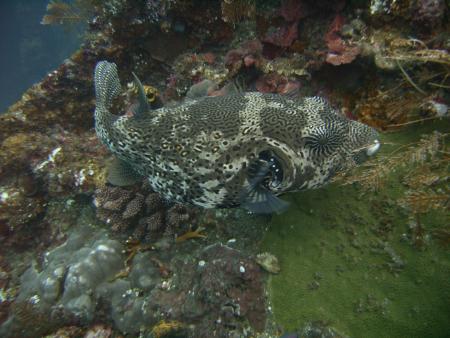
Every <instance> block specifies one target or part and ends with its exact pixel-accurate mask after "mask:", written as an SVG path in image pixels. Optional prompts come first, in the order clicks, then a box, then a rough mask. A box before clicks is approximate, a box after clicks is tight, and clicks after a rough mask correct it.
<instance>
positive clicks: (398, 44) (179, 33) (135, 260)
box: [0, 0, 450, 337]
mask: <svg viewBox="0 0 450 338" xmlns="http://www.w3.org/2000/svg"><path fill="white" fill-rule="evenodd" d="M68 11H70V12H71V13H72V14H74V13H75V14H76V18H77V20H83V21H86V22H87V23H88V28H87V31H86V36H85V40H84V42H83V44H82V46H80V48H79V50H78V51H77V52H75V53H74V54H73V55H72V56H71V57H70V58H69V59H67V60H65V61H64V62H63V63H62V64H61V65H60V66H59V67H58V68H57V69H55V70H54V71H52V72H50V73H49V74H48V75H47V76H45V77H44V78H43V79H42V81H41V82H40V83H37V84H35V85H34V86H32V87H31V88H30V89H28V90H27V91H26V92H25V93H24V94H23V96H22V98H21V99H20V100H19V101H18V102H16V103H15V104H13V105H12V106H11V107H9V108H8V110H7V111H6V112H4V113H3V114H1V115H0V239H1V240H2V246H1V249H0V335H1V336H2V337H8V336H9V337H22V336H23V337H37V336H48V337H81V336H84V337H118V336H122V335H125V336H129V337H133V336H138V335H141V336H144V337H173V336H175V337H250V336H258V335H259V336H260V337H278V336H282V334H283V333H285V332H288V331H292V332H293V331H294V329H297V333H293V334H292V335H289V334H287V333H286V334H285V337H291V336H292V337H316V336H319V337H341V336H342V337H345V336H358V335H354V334H355V331H354V330H356V329H360V326H359V324H349V323H350V322H357V323H360V322H361V321H363V320H361V318H363V319H365V318H366V319H367V318H369V319H371V318H372V319H373V317H374V318H375V319H374V320H373V321H372V322H373V323H375V324H373V325H371V326H370V328H368V329H367V330H368V332H362V333H361V332H359V333H360V334H362V335H364V336H367V337H375V336H377V333H378V330H379V326H377V325H378V324H379V319H380V318H382V319H386V318H390V317H389V314H390V313H389V311H391V312H395V311H398V313H401V311H403V309H404V308H402V307H401V306H400V305H399V306H398V307H396V308H395V309H394V310H392V308H393V306H392V304H393V303H395V301H396V296H395V295H392V293H391V294H390V295H391V296H390V298H389V299H388V298H385V299H384V298H383V297H382V295H380V294H376V292H375V294H372V293H370V292H369V291H368V290H367V289H363V288H362V287H361V289H363V290H360V289H359V287H357V288H356V289H358V291H361V292H360V293H359V294H358V296H355V297H349V298H351V300H350V299H349V300H348V302H349V303H350V305H349V308H351V310H350V312H351V315H347V314H346V315H344V314H342V321H339V320H337V319H336V318H339V316H340V315H341V313H340V312H342V313H346V312H345V311H348V308H345V309H344V308H343V306H344V305H342V304H344V303H345V302H340V303H339V302H335V301H334V298H333V297H332V296H333V295H331V296H330V293H331V292H330V293H326V291H324V290H332V289H331V288H329V283H330V282H329V280H330V279H331V278H330V277H329V275H326V274H325V277H323V276H322V273H321V272H320V270H321V269H320V268H319V267H320V265H321V264H323V270H326V271H327V273H331V272H330V271H333V272H332V273H333V276H334V275H336V276H338V277H336V280H338V282H336V285H339V287H342V288H343V289H342V290H344V291H345V290H346V289H345V285H344V286H343V284H345V283H344V282H340V280H342V277H341V276H345V275H351V277H353V278H355V279H356V280H358V281H359V282H361V283H363V284H364V283H368V282H367V280H368V279H369V278H372V277H373V278H374V279H375V280H376V279H377V278H379V279H380V280H382V281H383V283H384V282H386V280H389V278H390V276H391V275H392V276H395V278H397V279H399V280H402V281H404V283H405V285H406V286H405V290H409V291H411V290H412V291H411V292H416V289H415V288H414V287H413V286H411V285H410V284H408V281H405V280H403V279H402V278H405V277H404V276H405V275H408V276H409V274H411V272H410V270H409V269H412V267H411V265H412V264H413V262H412V261H411V260H414V259H417V260H420V262H421V263H420V264H421V267H422V265H426V264H427V260H426V259H427V258H428V257H431V260H433V264H437V265H436V266H438V267H441V268H442V270H443V272H442V274H444V273H446V272H445V271H446V270H445V269H446V268H448V259H447V260H445V259H443V258H442V256H441V251H442V250H448V245H449V243H450V240H449V238H450V230H449V228H448V225H445V224H444V223H445V218H442V215H441V214H440V213H446V212H448V209H449V199H448V196H449V189H448V182H449V176H448V142H449V134H450V132H449V130H450V127H449V122H448V116H449V107H448V106H449V104H450V94H449V88H450V54H449V49H450V42H449V41H450V36H449V31H450V26H449V25H450V24H449V22H450V21H449V20H448V18H449V15H450V13H449V10H448V2H447V3H446V2H445V1H444V0H417V1H378V0H371V1H345V0H340V1H327V0H321V1H310V0H299V1H294V0H280V1H278V0H277V1H262V0H215V1H201V0H189V1H186V0H148V1H140V0H108V1H95V0H80V1H74V2H73V3H70V4H69V2H67V3H65V2H64V1H52V2H50V3H49V6H48V12H47V14H46V16H45V17H44V18H43V24H53V25H60V24H61V25H65V24H70V23H67V22H66V19H65V18H67V15H66V14H67V13H68ZM99 60H109V61H112V62H115V63H116V64H117V65H118V67H119V68H120V69H121V74H123V75H124V77H125V78H124V79H125V81H126V82H127V84H128V86H127V91H126V92H125V93H123V94H122V95H121V97H120V99H121V101H122V102H121V103H117V108H116V110H117V111H116V113H118V114H120V113H122V112H126V113H129V112H130V111H131V110H132V108H131V107H132V105H133V104H134V102H135V101H136V90H135V88H133V86H132V84H131V81H132V75H131V74H132V72H134V73H136V74H137V75H138V76H139V78H141V80H142V82H143V83H144V85H145V88H146V90H147V94H148V99H149V102H150V103H151V104H152V105H153V106H154V107H157V106H160V105H170V104H177V102H179V101H181V100H183V99H184V98H185V97H187V98H192V97H195V96H196V95H198V92H203V91H205V92H207V94H208V95H211V96H214V95H226V94H227V93H229V92H230V91H233V90H236V89H238V90H239V89H244V90H249V91H250V90H251V91H259V92H264V93H278V94H282V95H288V96H289V97H292V98H294V99H295V98H296V97H300V96H304V95H319V96H323V97H326V98H327V99H328V100H329V101H330V102H331V104H332V105H333V106H338V107H340V111H341V113H342V114H343V115H345V116H347V117H348V118H351V119H355V120H359V121H362V122H364V123H367V124H369V125H371V126H373V127H375V128H377V129H378V130H380V131H384V132H386V135H387V136H386V142H387V143H388V144H387V146H388V148H389V143H391V145H390V146H391V148H390V149H391V150H389V151H388V152H386V153H383V154H382V155H381V156H380V157H379V159H377V160H375V161H373V162H370V163H369V164H368V165H367V166H366V167H363V168H361V169H360V170H357V171H351V172H350V173H349V174H348V175H345V176H342V177H338V178H337V179H336V181H335V183H334V186H333V188H331V189H330V190H326V191H325V192H323V194H322V193H320V192H313V193H311V194H306V195H305V196H309V197H311V200H312V201H314V202H315V204H314V205H312V204H311V203H312V202H310V201H308V200H307V199H306V197H305V199H302V198H301V197H299V198H298V200H297V199H296V197H292V199H293V201H292V202H293V204H294V205H297V204H298V208H297V209H298V210H300V211H301V212H299V211H298V210H297V211H295V212H293V213H290V214H288V215H287V216H286V217H285V218H283V217H282V216H277V217H275V218H274V219H272V221H270V220H269V219H266V218H257V217H256V216H250V215H246V214H245V213H243V212H240V211H230V212H226V211H220V210H218V211H215V212H205V211H203V210H198V209H197V208H193V207H191V206H181V205H178V204H173V203H170V202H169V201H166V200H165V199H164V197H163V196H160V195H159V194H157V193H155V192H153V191H151V189H150V188H149V186H148V184H146V183H145V182H143V183H139V184H136V185H134V186H131V187H116V186H112V185H110V184H109V183H106V181H107V173H106V172H107V170H106V165H107V162H108V160H109V154H108V152H107V150H106V149H105V147H104V146H103V145H101V143H100V142H99V140H98V139H97V136H96V135H95V132H94V130H93V125H94V120H93V111H94V88H93V79H92V74H93V69H94V67H95V64H96V63H97V62H98V61H99ZM427 123H429V124H427ZM416 126H419V127H417V128H416V129H412V131H411V132H410V133H414V137H410V136H409V135H407V136H403V134H401V136H399V137H398V138H395V137H394V136H391V135H396V134H395V132H399V133H402V132H405V130H409V129H407V128H409V127H413V128H415V127H416ZM393 173H395V174H394V175H396V176H395V177H394V179H393V178H392V177H393ZM399 173H401V174H399ZM399 182H400V183H399ZM336 186H338V187H341V189H343V190H339V191H338V192H336V191H335V190H333V189H335V187H336ZM393 187H395V189H394V188H393ZM400 192H401V193H400ZM390 193H392V195H390ZM344 194H347V195H345V196H344V197H342V196H343V195H344ZM319 195H320V196H319ZM327 196H332V197H333V198H335V200H334V201H333V202H323V199H325V198H326V197H327ZM361 196H367V197H361ZM365 198H367V199H366V200H365ZM347 199H349V200H353V201H356V202H355V203H358V204H352V203H353V202H351V203H350V202H347ZM336 200H341V201H342V205H344V206H345V204H346V203H348V204H347V205H346V207H347V209H348V210H352V211H353V212H350V213H349V215H351V216H345V215H343V214H342V213H341V212H342V205H338V206H336V205H335V204H334V203H335V202H336ZM296 202H303V203H296ZM362 204H364V207H361V205H362ZM322 205H323V206H325V207H329V208H330V210H332V211H333V212H335V216H334V218H333V217H332V216H329V214H330V213H332V211H329V210H328V211H327V210H325V212H323V210H322V211H321V210H320V208H317V206H322ZM367 205H368V206H367ZM318 209H319V210H318ZM355 210H358V211H360V213H361V215H362V216H358V215H355V212H356V211H355ZM393 210H394V211H395V212H394V211H393ZM314 212H315V213H316V214H315V215H313V213H314ZM319 213H320V215H319V216H320V217H319V216H317V214H319ZM396 213H397V214H398V215H401V217H398V216H396V215H397V214H396ZM313 216H317V217H318V218H320V220H317V219H315V218H314V217H313ZM375 218H376V219H375ZM294 220H295V221H294ZM299 220H303V221H302V222H304V224H308V226H310V227H312V228H313V229H314V227H316V230H298V232H294V234H293V235H292V236H293V238H295V241H294V240H293V239H290V238H289V237H290V235H289V234H290V233H291V230H292V229H291V228H290V226H291V225H292V224H294V225H295V226H297V227H298V226H299V223H301V221H299ZM318 224H319V226H318ZM361 228H362V230H355V229H361ZM327 236H331V237H333V236H334V237H333V238H332V239H330V238H329V237H327ZM263 237H264V239H263ZM300 237H301V238H306V239H308V241H310V242H304V241H306V239H304V240H303V242H301V240H300V239H297V238H300ZM300 242H301V243H302V244H299V243H300ZM311 243H315V244H311ZM399 243H400V244H401V245H405V246H407V249H406V248H405V247H404V246H401V247H399ZM305 248H307V249H308V250H310V251H309V253H306V254H305V250H306V249H305ZM266 251H267V252H266ZM329 252H332V253H333V254H332V255H331V256H332V257H329V256H328V255H329ZM416 253H420V254H422V256H421V257H419V258H417V256H415V254H416ZM302 255H303V256H302ZM427 255H429V256H427ZM299 256H302V257H299ZM317 257H326V258H327V259H329V260H330V261H327V262H320V261H319V260H318V258H317ZM405 257H407V258H408V259H406V258H405ZM301 258H302V259H304V260H303V261H302V262H303V263H302V264H304V266H303V267H302V269H303V270H302V269H300V268H299V267H298V265H296V262H297V261H299V260H300V259H301ZM338 260H339V261H338ZM330 262H331V263H330ZM366 262H367V263H366ZM436 262H437V263H436ZM352 265H353V267H352ZM327 269H328V270H327ZM352 269H354V270H352ZM358 269H359V270H358ZM418 269H419V268H418ZM299 270H300V271H299ZM355 271H356V272H355ZM361 271H362V272H361ZM421 271H422V270H421ZM423 271H428V270H426V269H425V268H424V269H423ZM306 272H307V273H308V274H306ZM316 272H317V273H316ZM353 272H354V273H355V274H354V275H353V274H352V273H353ZM357 272H361V274H357ZM269 273H272V274H273V275H270V276H269ZM417 275H420V276H422V275H421V274H420V273H417ZM361 276H362V277H361ZM380 276H381V277H380ZM446 276H447V277H448V274H447V275H446ZM339 278H341V279H339ZM414 278H415V277H414ZM421 278H425V277H421ZM445 278H446V277H445V275H439V276H437V277H436V279H437V282H439V283H440V282H441V281H442V280H443V279H445ZM418 279H420V278H419V277H417V278H416V279H415V280H414V283H412V284H414V286H417V285H419V287H422V285H423V284H424V283H425V282H423V281H421V280H419V281H418ZM426 281H429V282H430V283H431V282H432V281H430V280H428V279H426ZM437 282H436V283H437ZM368 285H370V286H372V283H368ZM439 285H443V284H442V283H441V284H439ZM347 287H348V285H347ZM289 288H290V289H289ZM327 288H328V289H327ZM374 288H375V286H374ZM423 288H424V289H425V287H423ZM280 290H283V291H284V292H285V293H289V294H288V295H287V296H286V295H282V296H280V292H281V291H280ZM342 290H341V289H339V290H337V291H336V294H338V297H337V299H339V300H341V299H344V298H345V297H347V294H346V293H345V292H344V291H342ZM447 290H448V288H446V290H444V291H442V292H443V298H445V296H446V295H447V296H448V291H447ZM316 294H317V295H318V296H317V297H319V296H320V297H322V296H323V298H321V300H323V299H325V302H326V304H331V305H333V306H334V305H335V306H336V307H335V308H331V309H329V307H328V306H325V308H326V310H323V311H322V312H320V311H317V312H316V311H315V310H314V309H313V308H322V307H321V305H320V304H318V303H317V302H318V301H317V299H318V298H314V297H315V296H314V295H316ZM398 294H402V291H401V290H398ZM423 294H424V295H427V294H428V295H430V299H433V300H435V298H436V297H435V294H434V293H432V292H431V291H430V290H428V289H426V290H424V291H423ZM328 297H330V298H328ZM294 298H295V299H300V300H301V301H300V303H301V302H303V303H304V304H303V305H300V306H299V307H298V308H296V307H297V306H298V304H297V303H295V302H294V301H292V303H291V300H292V299H294ZM284 302H285V303H284ZM308 302H310V303H308ZM405 303H407V305H405V307H406V306H411V307H412V309H411V311H410V312H408V315H407V316H406V315H405V316H403V315H402V316H401V315H398V313H397V312H395V315H397V317H395V318H396V319H398V322H400V323H401V324H399V325H404V326H408V324H409V323H410V321H408V320H409V319H411V318H412V319H411V320H416V319H417V318H418V316H420V314H421V313H423V312H420V311H424V309H425V308H426V310H427V311H428V310H429V311H430V312H431V313H432V310H433V309H432V308H431V306H430V307H423V308H422V307H421V306H422V305H420V306H416V307H414V305H410V304H411V302H409V301H408V302H407V301H405ZM280 304H281V305H280ZM339 304H341V305H339ZM345 304H347V303H345ZM436 304H437V305H436V310H435V311H440V312H441V313H444V314H445V313H447V314H448V313H449V312H448V308H445V307H442V305H441V304H440V303H439V304H438V303H436ZM402 305H403V304H402ZM430 308H431V309H430ZM300 309H301V311H300ZM420 309H422V310H420ZM326 311H328V312H327V313H324V312H326ZM335 312H336V313H335ZM370 316H373V317H370ZM405 317H407V319H405ZM437 317H438V316H437ZM329 318H332V320H331V321H330V322H328V321H327V320H328V319H329ZM399 318H400V319H399ZM427 318H428V317H427ZM372 322H371V323H372ZM343 323H344V324H343ZM440 324H441V322H438V323H437V324H436V328H435V330H436V331H430V332H429V333H430V334H431V335H433V334H437V333H439V332H442V331H440V330H442V328H441V327H440V326H439V325H440ZM415 325H416V324H415ZM415 325H412V326H411V327H412V329H411V330H413V329H414V328H416V326H415ZM417 325H418V324H417ZM424 325H425V324H424ZM299 327H300V329H298V328H299ZM335 327H336V329H335ZM387 327H389V328H392V327H395V329H396V330H398V328H397V327H396V326H395V323H394V324H392V323H389V325H387ZM355 328H356V329H355ZM416 329H417V330H421V331H420V332H421V333H425V332H426V330H424V329H423V328H422V327H417V328H416ZM430 330H431V329H430ZM338 332H342V334H341V333H338ZM383 332H385V331H383ZM396 332H398V331H396ZM408 332H410V333H411V332H412V331H408Z"/></svg>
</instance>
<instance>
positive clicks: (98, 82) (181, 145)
mask: <svg viewBox="0 0 450 338" xmlns="http://www.w3.org/2000/svg"><path fill="white" fill-rule="evenodd" d="M133 76H134V77H135V83H136V85H137V86H138V88H141V90H140V93H139V104H138V106H137V108H136V109H135V112H134V115H133V116H125V115H124V116H116V115H113V114H112V113H111V112H110V106H111V104H112V100H113V99H114V98H115V97H116V96H117V95H118V94H119V93H120V92H121V87H120V82H119V77H118V73H117V67H116V65H115V64H114V63H109V62H107V61H101V62H99V63H98V64H97V66H96V68H95V91H96V109H95V129H96V132H97V135H98V137H99V138H100V139H101V141H102V142H103V143H104V144H105V145H107V146H108V148H109V149H110V150H111V152H112V153H114V154H115V155H116V157H117V158H118V161H119V162H118V165H117V166H116V170H113V171H112V172H113V174H111V181H112V183H116V184H127V183H131V182H132V181H133V178H134V177H136V175H139V176H141V177H142V176H143V177H147V178H148V181H149V183H150V185H151V187H152V188H153V189H154V190H155V191H157V192H159V193H161V194H162V195H163V196H165V197H166V198H168V199H171V200H173V201H176V202H181V203H190V204H193V205H197V206H201V207H204V208H219V207H224V208H230V207H237V206H242V207H245V208H247V209H248V210H250V211H252V212H255V213H273V212H281V211H283V210H284V209H286V207H287V203H286V202H285V201H283V200H281V199H280V198H278V197H277V196H278V195H280V194H282V193H284V192H288V191H299V190H305V189H315V188H319V187H321V186H323V185H324V184H326V183H327V182H328V181H329V180H330V179H331V178H332V177H333V176H334V175H335V174H336V173H338V172H340V171H341V170H343V169H344V168H345V167H347V166H349V165H350V164H359V163H361V162H362V161H364V160H365V159H366V158H367V157H368V156H371V155H373V154H374V153H376V151H377V150H378V148H379V147H380V142H379V141H378V134H377V132H376V131H375V130H374V129H373V128H371V127H369V126H366V125H364V124H361V123H359V122H356V121H352V120H349V119H347V118H345V117H343V116H342V115H341V114H339V113H338V112H337V111H336V110H334V109H333V108H332V107H330V106H329V104H328V103H327V102H326V101H325V100H324V99H322V98H319V97H305V98H301V99H291V98H288V97H285V96H280V95H277V94H263V93H258V92H247V93H239V92H236V93H233V94H230V95H227V96H217V97H209V96H204V97H202V98H197V99H194V100H186V101H185V102H184V103H182V104H180V105H179V106H176V107H170V108H168V107H163V108H159V109H155V110H151V109H150V108H149V105H148V101H147V98H146V96H145V93H144V92H143V90H142V84H141V83H140V81H139V79H138V78H137V77H136V76H135V75H134V74H133ZM117 168H119V169H120V170H118V169H117ZM117 173H119V174H120V175H118V174H117Z"/></svg>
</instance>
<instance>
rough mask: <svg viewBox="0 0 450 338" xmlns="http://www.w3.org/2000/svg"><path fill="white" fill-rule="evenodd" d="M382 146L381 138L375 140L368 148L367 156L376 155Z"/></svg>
mask: <svg viewBox="0 0 450 338" xmlns="http://www.w3.org/2000/svg"><path fill="white" fill-rule="evenodd" d="M380 147H381V143H380V141H379V140H375V141H373V143H372V144H371V145H370V146H369V147H367V149H366V154H367V156H373V155H375V154H376V153H377V152H378V150H380Z"/></svg>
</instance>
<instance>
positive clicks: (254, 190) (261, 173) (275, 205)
mask: <svg viewBox="0 0 450 338" xmlns="http://www.w3.org/2000/svg"><path fill="white" fill-rule="evenodd" d="M269 171H270V164H269V163H268V162H267V161H263V160H257V161H255V162H254V163H252V165H251V169H250V172H249V176H250V180H249V185H248V186H247V187H246V188H245V189H244V191H243V192H242V194H241V198H242V202H241V205H242V206H243V207H244V208H246V209H247V210H249V211H251V212H253V213H255V214H272V213H276V214H280V213H282V212H283V211H285V210H286V209H287V208H288V207H289V203H288V202H285V201H283V200H282V199H280V198H278V197H277V196H275V195H274V194H273V193H272V192H271V191H270V190H268V189H267V188H266V187H265V186H264V185H263V181H264V178H265V177H266V175H267V173H268V172H269Z"/></svg>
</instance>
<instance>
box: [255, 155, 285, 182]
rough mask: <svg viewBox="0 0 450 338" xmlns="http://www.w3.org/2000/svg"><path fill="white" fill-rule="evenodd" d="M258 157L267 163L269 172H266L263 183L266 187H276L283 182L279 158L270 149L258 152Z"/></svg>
mask: <svg viewBox="0 0 450 338" xmlns="http://www.w3.org/2000/svg"><path fill="white" fill-rule="evenodd" d="M258 159H259V160H261V161H266V162H268V163H269V172H268V173H267V174H266V176H265V178H264V181H263V184H264V186H265V187H266V188H268V189H276V188H278V187H279V186H280V185H281V183H282V182H283V177H284V172H283V165H282V162H281V159H280V158H279V157H278V156H277V155H276V154H274V153H273V152H272V151H270V150H265V151H262V152H260V153H259V155H258Z"/></svg>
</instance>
